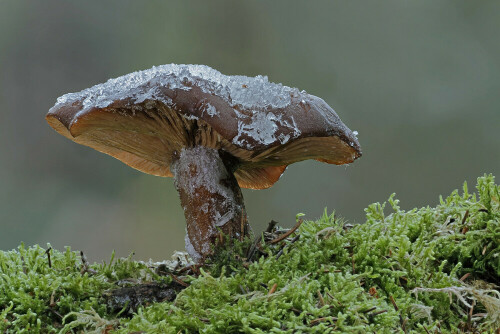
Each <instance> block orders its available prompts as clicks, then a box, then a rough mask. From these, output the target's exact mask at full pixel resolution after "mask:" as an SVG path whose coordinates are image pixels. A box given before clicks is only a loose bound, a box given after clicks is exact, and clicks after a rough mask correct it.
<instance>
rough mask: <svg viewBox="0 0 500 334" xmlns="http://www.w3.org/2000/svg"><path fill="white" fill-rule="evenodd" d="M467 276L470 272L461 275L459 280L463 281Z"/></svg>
mask: <svg viewBox="0 0 500 334" xmlns="http://www.w3.org/2000/svg"><path fill="white" fill-rule="evenodd" d="M469 276H470V273H467V274H465V275H463V276H462V277H461V278H460V281H462V282H463V281H465V280H466V279H467V277H469Z"/></svg>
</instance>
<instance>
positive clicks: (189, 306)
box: [0, 175, 500, 333]
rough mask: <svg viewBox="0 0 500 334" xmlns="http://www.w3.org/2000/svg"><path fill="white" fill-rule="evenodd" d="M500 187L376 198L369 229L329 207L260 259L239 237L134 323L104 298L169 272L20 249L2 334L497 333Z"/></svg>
mask: <svg viewBox="0 0 500 334" xmlns="http://www.w3.org/2000/svg"><path fill="white" fill-rule="evenodd" d="M499 194H500V187H499V186H498V185H495V183H494V178H493V176H491V175H490V176H484V177H481V178H479V179H478V184H477V194H469V193H468V190H467V186H466V185H464V189H463V193H462V194H459V193H458V191H454V192H453V193H452V194H451V195H450V196H449V197H447V198H446V199H441V201H440V204H439V205H438V206H437V207H435V208H430V207H426V208H421V209H414V210H411V211H404V210H401V208H400V207H399V203H398V201H397V200H396V199H395V197H394V196H391V197H390V198H389V200H388V202H387V203H384V204H378V203H377V204H372V205H370V206H369V207H368V208H367V209H366V223H365V224H362V225H356V226H350V225H347V224H345V223H344V222H343V221H341V220H338V219H336V218H335V216H334V215H333V214H332V215H328V214H327V213H326V212H325V214H324V215H323V217H322V218H321V219H319V220H318V221H316V222H312V221H306V222H304V223H303V224H302V225H301V226H300V228H299V230H298V231H297V232H296V234H295V235H300V238H299V239H298V240H297V239H295V240H294V242H291V238H292V237H293V235H292V237H290V238H288V239H287V240H286V241H284V242H282V243H278V244H276V245H270V244H269V243H263V246H262V249H261V251H262V252H263V254H260V255H259V256H256V257H254V261H253V262H251V263H248V262H245V259H244V258H243V257H244V256H245V251H246V249H248V247H249V243H248V242H245V243H242V244H240V243H236V244H232V245H231V248H229V249H230V250H231V251H226V252H224V253H221V256H220V257H219V258H218V259H215V260H214V263H213V264H212V265H211V266H206V267H205V268H204V269H202V270H201V274H200V275H199V276H197V277H190V278H188V279H187V281H189V282H190V286H189V287H188V288H186V289H185V290H183V291H182V292H180V293H179V295H178V296H177V298H176V300H175V301H173V302H162V303H153V304H151V305H149V306H146V307H143V308H140V309H139V310H138V311H137V312H136V313H135V314H134V315H133V316H132V317H131V318H122V317H120V316H117V315H113V314H109V312H108V310H107V309H106V306H105V305H106V304H105V303H103V302H102V299H101V296H102V295H103V291H105V290H108V289H111V288H113V287H116V285H115V282H117V281H119V280H122V279H126V278H130V277H132V278H135V279H136V280H138V281H140V282H144V281H151V280H158V279H161V278H160V277H159V276H157V275H156V274H154V273H153V272H152V271H151V270H149V269H148V268H147V267H146V266H145V265H144V264H141V263H138V262H134V261H132V260H131V259H130V258H129V259H125V260H119V261H116V262H113V261H111V262H112V264H108V265H106V264H100V265H91V266H90V268H91V270H87V271H85V270H84V273H83V274H82V263H81V259H80V257H79V256H78V255H77V254H76V253H75V252H71V251H70V250H69V249H67V250H66V251H65V252H57V251H55V250H53V251H52V252H51V259H52V267H51V268H49V265H48V259H47V255H46V254H45V250H44V249H42V248H40V247H38V246H35V247H30V248H25V247H24V246H20V247H19V249H18V250H15V251H10V252H0V332H6V333H22V332H23V331H24V332H29V333H37V332H42V333H56V332H58V331H60V330H61V329H62V327H63V326H64V325H63V324H62V319H61V317H66V318H65V324H66V327H65V328H64V329H63V330H62V331H61V332H63V333H65V332H67V331H69V330H73V331H78V330H85V331H88V332H89V331H94V332H96V333H100V332H102V331H104V330H111V329H114V330H115V333H130V332H134V331H143V332H146V333H198V332H201V333H300V332H302V333H330V332H332V333H333V332H335V333H337V332H345V333H367V332H377V333H394V332H401V333H402V332H403V327H404V328H405V329H406V330H407V331H408V332H415V333H425V332H426V331H428V332H430V333H434V332H435V331H436V330H437V329H438V328H440V332H442V333H446V332H449V333H453V332H458V331H460V330H463V331H469V332H472V331H473V330H476V331H481V332H488V331H493V330H494V329H496V328H498V327H500V293H499V290H498V286H495V285H494V284H495V283H496V284H498V282H500V195H499ZM387 206H390V208H388V207H387ZM389 209H390V213H386V212H387V211H389ZM280 250H281V252H282V254H281V255H280V256H277V254H278V252H280ZM233 251H234V252H235V253H238V254H239V255H238V256H235V255H233V256H231V252H233ZM94 271H95V272H94ZM464 275H466V276H464ZM461 278H462V280H461ZM274 287H275V289H273V288H274ZM270 290H274V291H273V292H272V293H270ZM391 298H393V299H394V301H395V304H396V305H397V308H398V310H397V311H396V309H395V306H394V304H393V303H392V302H391ZM51 300H52V304H51ZM472 306H473V309H472V312H470V311H471V307H472ZM469 314H470V315H472V316H469ZM485 314H487V316H484V315H485Z"/></svg>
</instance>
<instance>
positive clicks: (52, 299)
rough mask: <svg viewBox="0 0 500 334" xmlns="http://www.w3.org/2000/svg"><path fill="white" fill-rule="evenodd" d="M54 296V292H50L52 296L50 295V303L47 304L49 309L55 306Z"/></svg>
mask: <svg viewBox="0 0 500 334" xmlns="http://www.w3.org/2000/svg"><path fill="white" fill-rule="evenodd" d="M55 295H56V290H54V291H52V294H51V295H50V302H49V306H50V307H54V306H56V302H55Z"/></svg>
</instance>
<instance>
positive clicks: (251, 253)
mask: <svg viewBox="0 0 500 334" xmlns="http://www.w3.org/2000/svg"><path fill="white" fill-rule="evenodd" d="M261 240H262V234H259V235H258V236H256V237H255V239H254V240H253V242H252V245H251V246H250V248H249V249H248V252H247V260H248V261H251V260H252V258H253V256H254V254H255V250H256V249H257V246H258V245H259V243H260V241H261Z"/></svg>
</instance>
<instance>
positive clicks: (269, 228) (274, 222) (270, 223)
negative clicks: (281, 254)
mask: <svg viewBox="0 0 500 334" xmlns="http://www.w3.org/2000/svg"><path fill="white" fill-rule="evenodd" d="M277 224H278V222H277V221H275V220H271V221H270V222H269V224H268V225H267V228H266V232H267V233H271V232H272V231H273V230H274V227H275V226H276V225H277Z"/></svg>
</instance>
